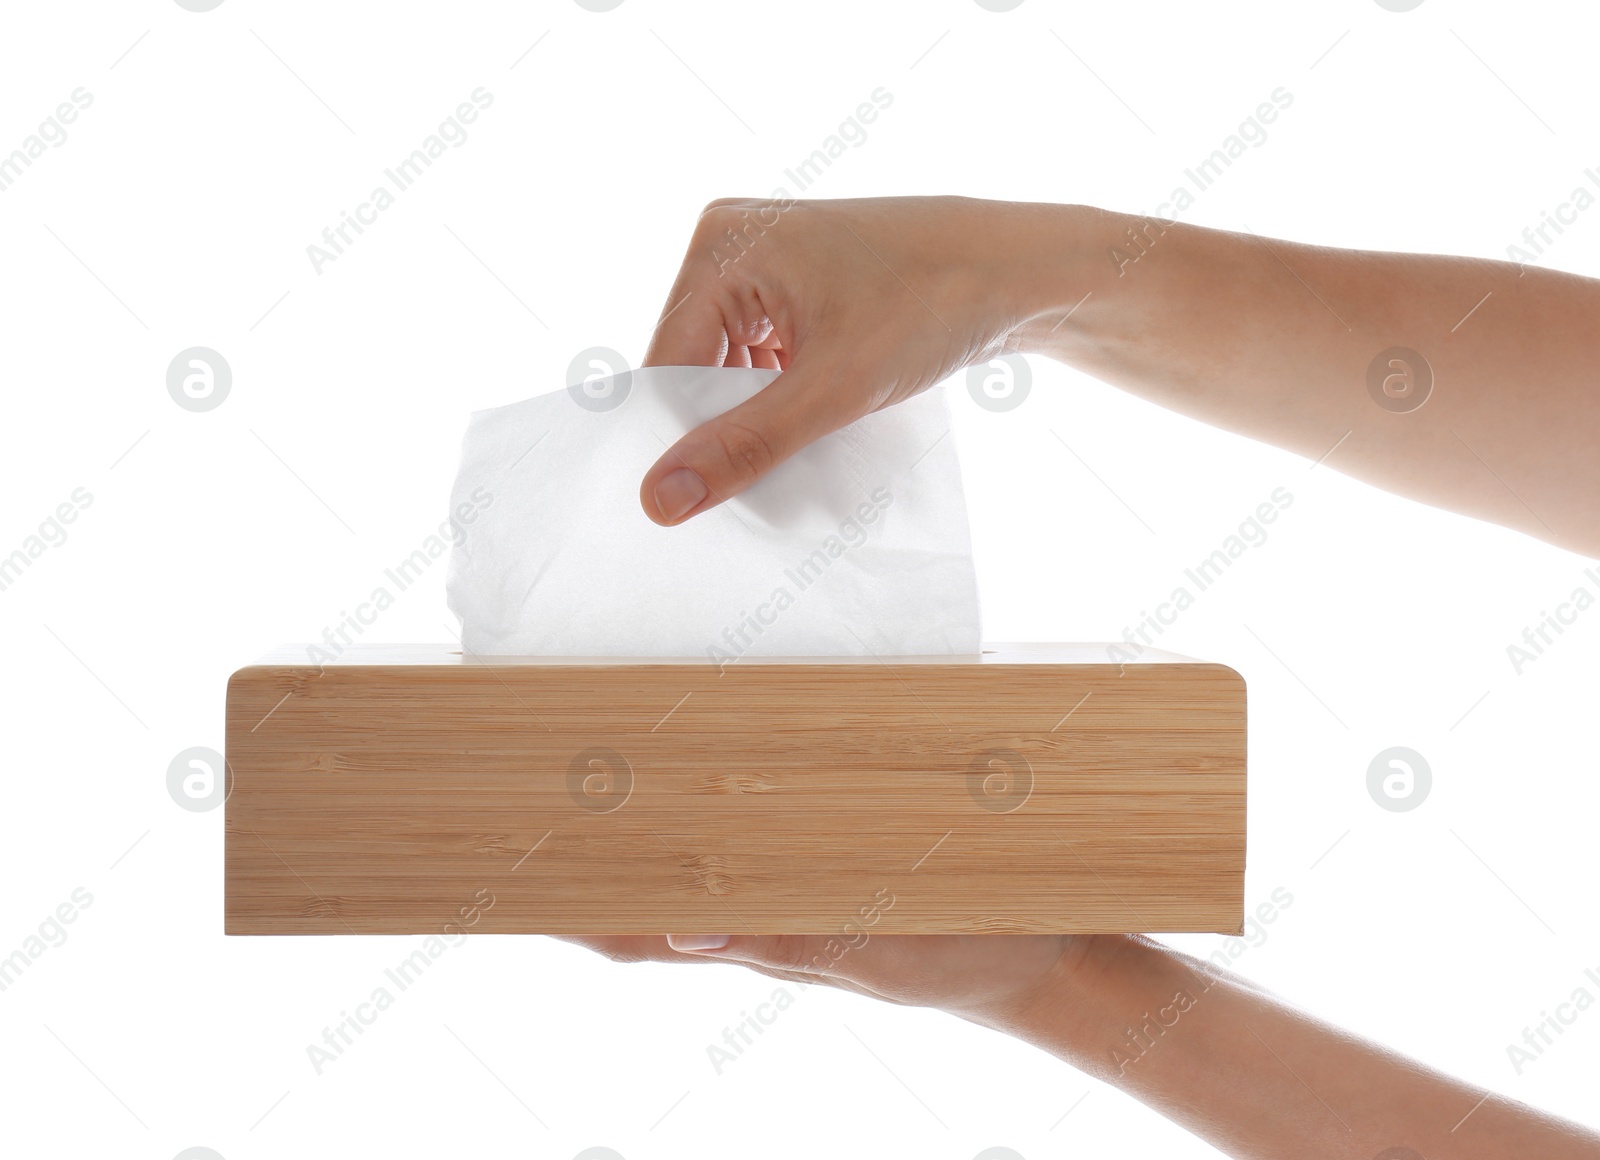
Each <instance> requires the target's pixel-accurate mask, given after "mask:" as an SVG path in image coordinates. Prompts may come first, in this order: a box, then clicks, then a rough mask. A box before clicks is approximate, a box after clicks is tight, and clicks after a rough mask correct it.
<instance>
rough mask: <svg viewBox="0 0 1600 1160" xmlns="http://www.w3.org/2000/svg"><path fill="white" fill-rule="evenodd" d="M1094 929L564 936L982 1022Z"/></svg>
mask: <svg viewBox="0 0 1600 1160" xmlns="http://www.w3.org/2000/svg"><path fill="white" fill-rule="evenodd" d="M1099 937H1100V936H1087V935H1003V934H1002V935H879V934H873V933H871V931H870V930H868V929H865V928H859V927H857V928H854V929H853V931H852V932H843V933H840V934H837V935H737V936H733V937H731V938H730V937H729V936H726V935H672V936H670V937H667V938H663V937H661V936H659V935H657V936H645V935H639V936H570V937H568V938H566V940H565V941H567V942H574V943H578V944H579V945H582V946H586V947H588V948H590V949H591V950H596V951H599V952H600V953H602V954H604V955H607V956H609V957H610V958H612V959H615V960H617V961H620V962H641V961H654V962H731V963H742V964H744V965H745V966H747V967H750V968H751V969H752V970H755V971H759V972H760V973H761V974H764V975H770V976H772V977H773V978H776V979H784V980H787V981H790V982H796V983H805V984H813V983H820V984H825V985H827V986H830V987H837V988H839V989H840V990H843V991H854V992H856V993H857V994H860V995H866V996H868V997H870V998H874V999H883V1000H885V1001H887V1002H890V1003H901V1004H905V1005H907V1006H913V1007H937V1008H939V1009H941V1010H943V1011H948V1012H949V1013H951V1014H952V1015H959V1016H961V1017H962V1018H964V1019H968V1020H971V1021H972V1022H974V1023H980V1024H983V1025H984V1026H1002V1025H1008V1024H1010V1023H1011V1022H1013V1021H1014V1020H1015V1019H1016V1018H1017V1017H1018V1015H1019V1013H1020V1012H1021V1011H1023V1010H1024V1009H1026V1008H1027V1007H1029V1006H1030V1005H1031V1004H1032V1003H1033V1002H1034V1001H1035V1000H1036V998H1037V997H1038V996H1040V995H1042V994H1044V993H1045V992H1046V991H1048V990H1052V989H1058V988H1059V985H1060V983H1061V982H1062V980H1063V978H1064V977H1065V976H1067V975H1069V974H1070V973H1071V972H1072V971H1073V970H1075V969H1076V968H1077V967H1078V965H1079V964H1081V963H1082V962H1083V960H1084V957H1085V955H1086V953H1087V952H1088V950H1089V948H1090V944H1091V943H1092V942H1094V940H1095V939H1096V938H1099Z"/></svg>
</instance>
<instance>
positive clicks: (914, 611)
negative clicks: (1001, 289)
mask: <svg viewBox="0 0 1600 1160" xmlns="http://www.w3.org/2000/svg"><path fill="white" fill-rule="evenodd" d="M776 374H777V372H776V371H769V370H753V369H749V368H724V367H649V368H645V369H641V370H636V371H632V372H629V373H625V374H621V375H617V376H614V377H612V378H605V379H598V380H594V381H591V382H588V383H585V384H581V385H579V386H575V387H571V388H568V389H567V390H565V391H557V392H553V393H551V394H547V395H541V396H539V397H537V398H532V399H527V400H525V401H523V402H520V403H513V404H511V405H510V406H505V407H497V408H495V409H493V410H488V411H478V412H475V413H474V414H473V415H472V419H471V422H470V423H469V425H468V427H467V434H466V438H465V440H464V442H463V446H462V454H461V469H460V472H459V474H458V476H457V478H456V483H455V488H454V491H453V493H452V496H451V511H452V512H453V513H455V515H456V517H457V518H458V521H459V527H460V533H459V535H458V539H457V543H456V545H455V547H454V550H453V552H452V555H451V560H450V576H449V582H448V590H449V603H450V608H451V609H452V610H453V611H454V612H455V613H456V615H457V616H459V617H460V618H461V622H462V635H461V641H462V647H463V650H464V651H465V652H466V653H468V654H469V655H473V654H475V655H486V654H492V655H506V654H512V655H527V656H567V657H572V656H596V657H675V658H684V659H701V660H710V661H714V662H720V663H728V662H732V661H737V660H739V659H740V658H743V657H755V656H765V657H773V656H827V655H838V656H866V655H875V656H880V657H888V656H914V655H931V654H949V653H977V652H978V651H979V648H980V644H979V641H980V632H979V622H978V598H977V585H976V581H975V578H974V575H973V568H972V544H971V540H970V537H969V533H968V529H967V512H966V503H965V499H964V496H963V493H962V488H961V473H960V467H959V465H958V463H957V459H956V449H955V446H954V440H953V438H952V437H951V435H950V416H949V411H948V408H947V407H946V405H945V402H944V398H943V396H942V395H941V394H940V393H938V391H937V390H935V391H929V392H926V393H925V394H923V395H921V396H919V397H917V398H915V399H912V400H910V401H909V402H906V403H902V404H900V405H898V406H895V407H891V408H890V409H888V410H886V411H880V412H878V413H877V414H874V415H869V416H867V417H866V418H864V419H861V420H859V421H858V422H856V423H854V424H852V425H850V426H849V427H846V428H845V429H843V430H841V431H838V432H836V433H834V434H833V435H830V436H827V437H826V438H824V439H821V440H819V441H818V442H816V443H814V444H812V445H811V446H810V447H807V448H806V449H804V450H803V451H801V452H799V453H798V454H796V455H795V456H793V457H792V458H790V459H788V460H786V461H785V462H783V463H781V464H779V465H778V466H777V467H776V468H775V469H774V470H773V471H772V472H771V473H769V474H768V475H767V476H766V477H765V478H763V479H762V480H760V481H759V482H758V483H756V484H755V485H754V486H752V487H751V488H749V489H748V490H746V491H745V492H743V493H742V494H740V495H738V496H735V497H733V498H732V499H730V500H729V501H728V502H726V503H724V504H722V505H721V506H720V507H718V508H715V509H712V510H710V511H707V512H703V513H702V514H700V515H698V516H695V517H693V518H692V519H690V520H689V521H688V522H687V523H684V524H681V525H679V526H678V527H672V528H663V527H660V526H658V525H656V524H654V523H652V522H651V521H650V520H649V519H648V518H647V517H646V516H645V514H644V512H643V511H642V510H641V509H640V506H639V498H638V492H639V484H640V481H641V480H642V479H643V477H644V473H645V471H646V470H648V469H649V467H650V465H651V464H652V463H654V462H655V461H656V460H657V459H658V458H659V457H660V456H661V454H662V452H664V451H665V450H666V449H667V448H668V447H669V446H670V445H671V444H673V443H674V442H676V441H677V439H678V438H679V436H681V435H683V434H684V433H685V432H687V431H689V430H691V429H692V428H694V427H696V426H699V424H701V423H702V422H705V421H706V420H708V419H711V418H713V417H715V416H716V415H718V414H720V413H722V412H724V411H726V410H728V409H729V408H731V407H733V406H735V405H736V404H738V403H741V402H743V401H744V400H745V399H747V398H749V397H750V396H751V395H753V394H754V393H755V392H756V391H758V390H760V389H761V388H762V387H764V386H766V384H767V383H769V382H771V381H772V379H773V378H774V377H775V376H776ZM469 520H470V522H468V521H469Z"/></svg>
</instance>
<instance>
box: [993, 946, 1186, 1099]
mask: <svg viewBox="0 0 1600 1160" xmlns="http://www.w3.org/2000/svg"><path fill="white" fill-rule="evenodd" d="M1184 989H1188V990H1189V991H1194V990H1196V989H1197V980H1196V977H1195V973H1194V971H1193V969H1192V968H1191V967H1190V966H1188V965H1187V964H1186V963H1185V962H1184V961H1182V960H1181V959H1180V958H1179V957H1178V956H1177V955H1175V953H1174V952H1172V951H1171V950H1169V949H1168V948H1166V947H1164V946H1161V945H1160V944H1159V943H1154V942H1151V941H1150V940H1149V939H1146V938H1144V937H1143V936H1140V935H1111V934H1104V935H1079V936H1073V938H1072V939H1070V940H1069V943H1068V945H1067V948H1066V949H1065V950H1064V951H1063V953H1062V955H1061V957H1060V958H1059V959H1058V960H1057V961H1056V963H1055V964H1054V965H1053V966H1052V968H1051V969H1050V970H1049V971H1048V972H1046V974H1045V975H1044V976H1043V977H1042V978H1041V979H1040V980H1039V982H1038V984H1037V985H1036V986H1034V987H1031V988H1029V989H1028V991H1027V992H1026V993H1025V994H1022V995H1019V996H1017V997H1016V1000H1015V1001H1014V1002H1012V1003H1010V1004H1008V1005H1007V1006H1006V1008H1005V1009H1004V1010H1001V1011H995V1012H991V1013H990V1018H988V1019H985V1020H979V1022H983V1023H984V1025H985V1026H988V1027H992V1028H993V1029H995V1030H997V1031H1001V1032H1003V1033H1005V1034H1007V1035H1011V1036H1013V1037H1015V1038H1017V1039H1021V1040H1024V1041H1025V1042H1028V1043H1032V1044H1033V1045H1034V1046H1036V1047H1039V1048H1042V1049H1043V1050H1045V1051H1048V1052H1050V1053H1051V1054H1052V1055H1055V1056H1057V1057H1059V1058H1061V1059H1064V1060H1066V1061H1067V1062H1068V1063H1071V1064H1072V1065H1073V1066H1074V1067H1077V1068H1078V1069H1080V1070H1081V1071H1084V1072H1087V1073H1088V1074H1090V1075H1093V1076H1095V1077H1097V1078H1099V1079H1102V1080H1106V1081H1107V1082H1112V1083H1115V1082H1116V1080H1117V1077H1118V1075H1119V1074H1120V1071H1119V1066H1118V1056H1117V1053H1118V1051H1121V1050H1125V1049H1126V1047H1127V1031H1128V1029H1129V1028H1130V1027H1137V1026H1139V1025H1140V1024H1141V1022H1142V1021H1145V1020H1147V1019H1148V1018H1149V1017H1151V1013H1152V1012H1155V1011H1157V1010H1158V1009H1159V1008H1160V1007H1161V1006H1162V1005H1163V1004H1167V1003H1169V1001H1170V1000H1171V999H1172V998H1173V996H1174V994H1175V993H1176V992H1178V991H1180V990H1184Z"/></svg>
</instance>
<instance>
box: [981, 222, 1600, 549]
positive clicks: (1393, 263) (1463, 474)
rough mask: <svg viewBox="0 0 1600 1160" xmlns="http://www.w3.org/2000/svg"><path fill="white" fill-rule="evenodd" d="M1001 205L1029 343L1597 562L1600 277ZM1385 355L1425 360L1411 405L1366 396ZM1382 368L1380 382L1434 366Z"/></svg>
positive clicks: (1206, 416)
mask: <svg viewBox="0 0 1600 1160" xmlns="http://www.w3.org/2000/svg"><path fill="white" fill-rule="evenodd" d="M1003 213H1004V214H1005V215H1006V219H1007V220H1006V222H1005V224H1004V225H1002V226H1001V232H1002V233H1003V234H1006V235H1008V236H1009V237H1010V238H1011V239H1012V241H1013V243H1014V244H1015V246H1016V255H1017V258H1016V260H1017V262H1018V264H1019V266H1020V267H1021V269H1022V271H1023V275H1022V278H1023V281H1024V282H1025V283H1026V289H1025V294H1026V296H1027V297H1026V304H1025V306H1024V312H1025V313H1026V314H1027V315H1028V316H1029V317H1028V321H1026V322H1025V323H1024V324H1023V325H1022V326H1021V327H1020V328H1019V330H1018V332H1017V334H1018V338H1019V339H1020V341H1021V342H1022V345H1023V348H1024V349H1026V350H1033V351H1037V352H1039V353H1043V354H1046V355H1048V356H1051V357H1054V358H1057V359H1060V360H1061V361H1063V362H1066V363H1069V364H1071V365H1073V366H1075V367H1078V368H1079V369H1081V370H1084V371H1086V372H1088V373H1090V374H1093V375H1095V376H1096V377H1098V378H1101V379H1103V380H1104V381H1106V382H1109V383H1112V384H1114V385H1116V386H1119V387H1122V388H1125V389H1126V390H1128V391H1130V392H1132V393H1134V394H1137V395H1140V396H1142V397H1144V398H1147V399H1149V400H1151V401H1153V402H1156V403H1159V404H1161V405H1163V406H1165V407H1168V408H1171V409H1173V410H1176V411H1180V412H1182V413H1185V414H1188V415H1190V416H1193V417H1194V418H1197V419H1200V420H1202V421H1204V422H1207V423H1211V424H1213V425H1215V426H1218V427H1222V428H1225V429H1227V430H1231V431H1235V432H1238V433H1240V434H1243V435H1247V436H1250V437H1252V438H1256V439H1260V440H1262V441H1264V442H1268V443H1272V444H1275V445H1277V446H1280V447H1283V448H1286V449H1288V450H1291V451H1295V452H1298V453H1299V454H1302V455H1305V456H1307V457H1308V458H1311V459H1319V458H1321V457H1323V456H1326V457H1327V459H1326V463H1327V465H1328V466H1329V467H1332V468H1334V469H1336V470H1339V471H1342V472H1344V473H1346V474H1348V475H1351V476H1354V477H1356V478H1359V479H1362V480H1364V481H1366V482H1368V483H1371V484H1374V485H1375V486H1378V487H1382V488H1384V489H1386V490H1389V491H1392V492H1395V493H1398V494H1401V495H1405V496H1408V497H1410V498H1413V499H1416V500H1420V501H1422V502H1424V503H1429V504H1433V505H1435V506H1438V507H1442V508H1447V509H1450V510H1453V511H1457V512H1461V513H1463V514H1466V515H1472V516H1476V517H1478V518H1480V519H1485V520H1490V521H1493V522H1495V523H1499V524H1503V525H1505V526H1508V527H1512V528H1516V529H1519V530H1521V531H1523V532H1526V533H1528V534H1530V535H1533V536H1537V537H1539V538H1541V539H1544V540H1547V541H1549V542H1552V543H1555V544H1558V545H1560V546H1562V547H1565V548H1569V549H1571V550H1574V551H1578V552H1583V553H1586V554H1590V555H1600V454H1596V450H1597V448H1600V389H1597V387H1600V376H1597V373H1596V365H1597V363H1600V282H1597V281H1594V280H1591V279H1586V278H1579V277H1576V276H1573V275H1569V274H1563V273H1559V272H1554V271H1549V270H1541V269H1536V268H1519V267H1518V266H1516V265H1513V264H1510V263H1506V262H1492V261H1484V260H1477V259H1468V258H1455V257H1442V256H1435V255H1424V254H1390V253H1370V252H1363V251H1355V250H1336V249H1328V248H1323V247H1316V246H1305V245H1299V244H1296V243H1291V242H1283V241H1277V240H1271V239H1262V238H1258V237H1255V236H1252V235H1250V234H1235V233H1228V232H1225V231H1221V230H1211V229H1204V228H1201V227H1197V226H1188V225H1181V224H1175V223H1174V224H1166V225H1163V224H1161V223H1159V222H1155V221H1152V220H1151V219H1140V218H1135V217H1130V216H1128V215H1123V214H1114V213H1107V212H1105V211H1101V210H1096V209H1089V208H1086V207H1077V206H1061V207H1043V206H1012V207H1010V208H1009V209H1008V210H1006V211H1003ZM1063 319H1064V321H1063ZM1393 347H1404V348H1409V349H1410V350H1412V351H1415V352H1417V353H1419V354H1420V355H1421V356H1422V357H1423V359H1425V360H1426V363H1427V367H1428V368H1430V369H1431V375H1432V379H1433V386H1432V390H1431V393H1430V394H1429V396H1428V397H1427V399H1426V402H1425V404H1424V405H1422V406H1420V407H1417V408H1416V409H1415V410H1410V411H1397V410H1389V409H1385V408H1384V407H1383V406H1380V405H1379V403H1378V402H1375V401H1374V399H1373V397H1372V395H1371V393H1369V388H1368V373H1369V367H1370V366H1371V365H1372V364H1373V363H1374V361H1375V360H1376V359H1377V358H1378V356H1379V355H1380V354H1381V353H1382V352H1384V351H1387V350H1389V349H1390V348H1393ZM1381 365H1383V366H1384V371H1383V374H1382V375H1380V378H1383V377H1387V375H1388V374H1390V373H1398V374H1401V375H1402V376H1403V375H1405V374H1411V375H1413V376H1414V377H1415V379H1414V381H1417V380H1420V379H1421V378H1423V377H1425V376H1426V375H1427V373H1428V370H1425V369H1424V368H1422V367H1421V366H1420V365H1415V366H1412V365H1408V366H1406V367H1405V368H1400V367H1396V368H1394V369H1393V370H1392V371H1391V370H1390V369H1389V368H1388V367H1387V360H1384V362H1383V364H1381ZM1404 385H1405V383H1404V378H1403V377H1402V378H1398V379H1395V380H1394V388H1395V389H1396V390H1400V389H1403V387H1404ZM1412 401H1414V398H1413V400H1412ZM1402 405H1404V404H1402Z"/></svg>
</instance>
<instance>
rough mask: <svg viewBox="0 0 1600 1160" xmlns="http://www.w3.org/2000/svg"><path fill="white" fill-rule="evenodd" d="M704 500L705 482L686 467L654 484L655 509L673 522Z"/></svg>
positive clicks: (668, 474) (670, 473)
mask: <svg viewBox="0 0 1600 1160" xmlns="http://www.w3.org/2000/svg"><path fill="white" fill-rule="evenodd" d="M705 498H706V485H705V482H704V481H703V480H702V479H701V478H700V477H699V476H698V475H696V474H695V473H694V472H692V471H690V470H689V469H688V468H687V467H680V468H678V469H677V470H676V471H670V472H668V473H667V474H666V475H664V476H662V477H661V479H660V481H659V482H658V483H657V484H656V509H657V510H658V511H660V512H661V514H662V515H663V516H664V517H665V518H667V519H669V520H675V519H677V518H678V517H679V516H681V515H683V514H684V513H685V512H687V511H688V510H689V509H690V508H692V507H694V505H695V504H697V503H699V502H700V501H701V500H703V499H705Z"/></svg>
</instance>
